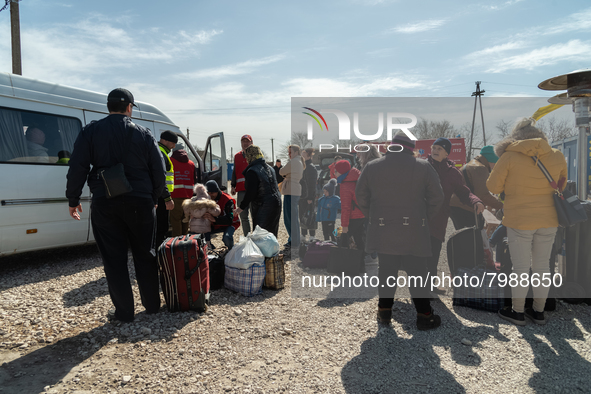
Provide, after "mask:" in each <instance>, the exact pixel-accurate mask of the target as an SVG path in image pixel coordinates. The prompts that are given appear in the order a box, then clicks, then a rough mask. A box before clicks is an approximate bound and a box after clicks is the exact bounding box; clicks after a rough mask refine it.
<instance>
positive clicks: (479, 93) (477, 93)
mask: <svg viewBox="0 0 591 394" xmlns="http://www.w3.org/2000/svg"><path fill="white" fill-rule="evenodd" d="M484 92H485V91H484V90H480V81H476V91H475V92H472V96H473V97H474V115H473V116H472V131H471V132H470V149H469V150H468V160H467V161H470V160H472V141H473V140H474V123H475V121H476V103H478V102H479V101H480V118H481V119H482V138H483V140H484V141H483V142H484V145H486V134H485V132H484V114H483V113H482V98H481V96H482V95H483V94H484Z"/></svg>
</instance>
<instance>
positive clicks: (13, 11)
mask: <svg viewBox="0 0 591 394" xmlns="http://www.w3.org/2000/svg"><path fill="white" fill-rule="evenodd" d="M19 1H20V0H10V27H11V29H10V33H11V37H12V73H13V74H18V75H23V68H22V64H21V26H20V18H19V10H18V2H19Z"/></svg>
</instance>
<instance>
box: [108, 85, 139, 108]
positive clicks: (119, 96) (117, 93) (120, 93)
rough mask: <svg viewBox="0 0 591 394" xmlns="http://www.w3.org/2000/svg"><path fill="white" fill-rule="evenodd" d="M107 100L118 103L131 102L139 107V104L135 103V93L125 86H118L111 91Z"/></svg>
mask: <svg viewBox="0 0 591 394" xmlns="http://www.w3.org/2000/svg"><path fill="white" fill-rule="evenodd" d="M107 102H109V103H118V102H122V103H130V104H131V105H133V106H134V107H136V108H137V105H135V103H134V101H133V94H131V92H130V91H129V90H127V89H123V88H117V89H113V90H111V93H109V96H108V97H107Z"/></svg>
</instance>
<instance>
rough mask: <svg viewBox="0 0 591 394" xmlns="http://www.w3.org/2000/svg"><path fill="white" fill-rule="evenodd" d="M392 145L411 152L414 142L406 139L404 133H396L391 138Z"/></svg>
mask: <svg viewBox="0 0 591 394" xmlns="http://www.w3.org/2000/svg"><path fill="white" fill-rule="evenodd" d="M392 143H393V144H398V145H402V146H403V147H404V148H406V149H410V150H413V149H414V148H415V141H414V140H411V139H410V138H408V136H407V135H406V134H404V133H398V134H396V135H395V136H394V138H392Z"/></svg>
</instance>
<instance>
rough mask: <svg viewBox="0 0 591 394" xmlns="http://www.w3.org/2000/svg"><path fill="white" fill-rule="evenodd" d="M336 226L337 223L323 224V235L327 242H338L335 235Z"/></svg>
mask: <svg viewBox="0 0 591 394" xmlns="http://www.w3.org/2000/svg"><path fill="white" fill-rule="evenodd" d="M334 224H335V222H322V235H324V240H325V241H328V240H329V239H330V240H332V241H335V242H336V240H337V237H335V236H334V234H333V232H334Z"/></svg>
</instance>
